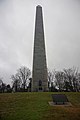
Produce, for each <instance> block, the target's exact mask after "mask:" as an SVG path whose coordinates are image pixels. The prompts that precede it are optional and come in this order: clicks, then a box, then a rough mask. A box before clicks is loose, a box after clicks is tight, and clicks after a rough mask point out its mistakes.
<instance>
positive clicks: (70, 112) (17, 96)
mask: <svg viewBox="0 0 80 120" xmlns="http://www.w3.org/2000/svg"><path fill="white" fill-rule="evenodd" d="M51 94H55V92H54V93H49V92H39V93H38V92H37V93H4V94H0V120H80V93H79V92H78V93H77V92H68V93H65V94H66V95H67V97H68V99H69V101H70V102H71V103H72V105H73V106H72V107H68V106H67V107H64V106H62V107H59V106H55V107H54V106H50V105H49V104H48V102H49V101H52V98H51Z"/></svg>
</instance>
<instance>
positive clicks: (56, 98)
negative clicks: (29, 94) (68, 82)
mask: <svg viewBox="0 0 80 120" xmlns="http://www.w3.org/2000/svg"><path fill="white" fill-rule="evenodd" d="M52 99H53V102H54V104H56V105H63V104H67V103H68V102H69V101H68V98H67V96H66V95H65V94H52Z"/></svg>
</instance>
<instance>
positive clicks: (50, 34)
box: [0, 0, 80, 83]
mask: <svg viewBox="0 0 80 120" xmlns="http://www.w3.org/2000/svg"><path fill="white" fill-rule="evenodd" d="M38 4H40V5H42V7H43V17H44V30H45V42H46V53H47V63H48V68H50V69H54V68H56V69H63V68H66V67H67V68H69V67H73V66H76V67H79V66H80V62H79V61H80V1H79V0H0V76H2V77H3V78H4V80H5V82H7V83H10V81H11V80H10V75H11V74H13V73H15V72H16V69H17V68H19V67H20V66H21V65H25V66H27V67H29V68H30V69H32V59H33V43H34V27H35V12H36V9H35V8H36V5H38Z"/></svg>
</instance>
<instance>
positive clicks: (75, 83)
mask: <svg viewBox="0 0 80 120" xmlns="http://www.w3.org/2000/svg"><path fill="white" fill-rule="evenodd" d="M64 79H65V87H66V90H67V91H68V90H70V91H78V88H79V80H80V79H79V73H78V69H77V68H74V67H73V68H69V69H64Z"/></svg>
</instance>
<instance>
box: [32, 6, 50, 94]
mask: <svg viewBox="0 0 80 120" xmlns="http://www.w3.org/2000/svg"><path fill="white" fill-rule="evenodd" d="M47 79H48V78H47V65H46V53H45V41H44V28H43V16H42V7H41V6H37V7H36V22H35V36H34V53H33V71H32V91H35V92H37V91H48V80H47Z"/></svg>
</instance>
